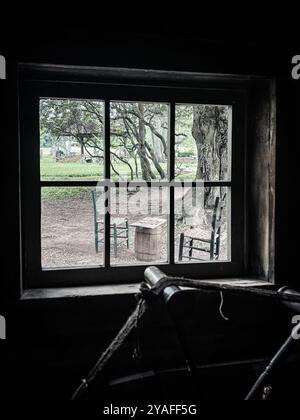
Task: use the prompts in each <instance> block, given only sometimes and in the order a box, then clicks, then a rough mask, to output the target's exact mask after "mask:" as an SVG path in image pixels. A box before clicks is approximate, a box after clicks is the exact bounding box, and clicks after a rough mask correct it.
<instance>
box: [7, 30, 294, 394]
mask: <svg viewBox="0 0 300 420" xmlns="http://www.w3.org/2000/svg"><path fill="white" fill-rule="evenodd" d="M38 33H39V36H37V33H36V32H34V31H32V33H26V34H24V36H23V37H22V36H19V39H18V40H17V42H16V43H15V44H13V45H12V46H7V47H6V48H4V50H3V51H1V52H0V53H1V54H3V55H5V56H6V58H7V65H8V71H7V80H6V82H5V85H3V86H1V90H2V89H3V91H4V94H5V95H4V96H2V97H4V98H5V101H3V105H4V114H3V115H5V118H4V121H3V124H4V128H5V129H4V133H6V136H7V138H9V139H10V148H9V156H8V158H7V159H5V160H6V162H5V163H6V164H7V169H6V170H5V198H6V199H5V211H6V217H5V221H6V223H5V225H6V226H5V228H6V229H5V242H6V251H8V252H7V256H6V255H5V260H6V264H4V266H5V271H6V272H5V273H4V276H3V277H2V276H1V277H2V279H1V282H2V284H1V286H5V290H4V291H3V292H1V296H0V299H1V301H2V302H1V303H2V308H4V309H3V310H2V312H4V311H5V312H6V313H7V316H8V320H10V319H11V325H13V327H12V329H11V331H12V333H10V334H12V337H13V338H12V339H11V340H7V343H5V347H6V350H7V352H6V357H5V358H4V359H3V360H5V362H6V364H7V366H12V365H14V368H13V370H12V372H11V371H10V372H8V373H9V374H12V375H10V376H9V375H8V374H7V376H6V377H7V378H10V380H11V382H10V385H9V387H8V389H9V390H10V392H11V393H12V394H14V393H15V395H18V396H19V395H20V394H21V393H23V390H24V388H26V384H28V382H27V381H29V384H31V385H33V388H32V389H33V392H36V393H37V394H38V396H39V397H45V395H47V396H48V398H51V395H50V393H51V388H52V386H55V381H56V380H57V376H58V375H59V377H61V378H65V379H64V380H65V383H64V380H62V382H61V386H58V387H56V391H55V392H54V394H55V397H56V398H65V397H67V395H68V393H69V389H67V387H69V386H71V383H73V381H72V380H71V379H72V374H73V378H74V380H75V379H77V378H80V376H81V375H82V374H83V372H86V369H87V368H89V367H90V365H91V363H92V362H93V361H94V360H95V358H96V356H97V355H98V354H99V353H100V351H101V350H103V348H104V346H105V345H106V344H107V341H108V339H109V337H111V336H112V335H113V333H114V332H115V331H116V330H117V328H118V326H120V325H121V323H122V322H123V321H124V320H125V318H126V315H127V314H128V313H129V312H130V310H131V309H132V307H133V305H134V298H133V296H132V295H131V296H126V297H124V296H123V298H122V299H121V301H119V300H118V301H117V300H116V299H115V300H114V301H113V302H112V301H106V302H104V301H103V300H102V301H100V300H97V299H96V300H95V299H94V300H93V301H91V300H89V299H83V300H76V301H68V302H67V303H66V302H64V301H63V300H62V301H58V302H55V301H51V302H43V301H42V302H39V303H36V304H32V303H31V302H23V303H21V304H20V303H18V302H17V301H16V300H15V299H14V297H15V296H16V294H17V292H16V291H17V290H18V287H19V283H20V261H19V258H18V256H19V241H20V232H19V225H18V212H19V207H18V204H19V203H18V191H19V182H18V176H19V172H18V148H17V139H18V125H17V102H16V95H17V75H16V63H17V62H45V63H58V64H75V65H91V66H93V65H95V66H121V67H131V68H150V69H166V70H187V71H197V72H199V71H200V72H203V71H204V72H216V73H232V74H243V73H244V74H257V75H268V76H274V77H276V78H277V108H278V113H277V129H276V137H277V154H276V223H275V240H276V261H275V276H276V280H277V281H278V282H280V283H281V284H289V285H291V286H294V287H296V288H299V283H298V282H299V280H298V276H297V275H293V274H292V273H297V268H298V261H297V254H298V252H297V250H298V248H299V246H298V243H297V241H296V235H295V224H296V223H295V218H297V187H296V184H295V181H296V180H297V179H298V173H297V171H298V169H297V165H298V153H297V146H298V145H297V139H298V137H299V122H298V121H299V115H298V114H299V100H300V80H299V81H294V80H292V79H291V76H290V71H291V64H290V63H291V57H292V56H293V55H295V54H296V53H297V52H298V53H299V51H296V50H295V49H294V48H293V47H292V43H291V44H288V43H287V44H286V43H283V44H282V43H279V42H278V40H276V39H274V40H273V41H272V40H270V39H269V38H268V39H265V38H264V37H263V38H262V39H257V38H256V39H255V38H254V39H252V38H251V36H248V35H247V34H246V35H245V34H243V36H240V35H239V34H232V33H230V34H229V35H228V36H224V37H223V38H222V34H218V36H215V37H212V38H211V39H210V40H207V39H205V38H206V37H205V36H203V35H201V34H199V33H197V31H196V32H195V33H190V34H189V35H187V36H184V37H183V36H182V35H181V34H180V33H179V32H178V31H174V32H172V31H166V32H165V33H160V32H157V31H154V30H152V31H148V32H145V33H143V32H142V33H140V32H139V31H137V32H134V31H133V32H129V31H127V32H126V31H125V32H119V33H118V32H115V33H113V32H110V33H108V34H107V35H106V36H103V35H101V37H99V35H97V33H96V31H94V32H92V34H91V33H90V32H89V33H87V32H85V31H82V32H81V36H80V37H79V36H73V37H72V34H70V33H68V34H66V33H65V32H61V36H58V35H56V38H57V39H53V37H50V36H48V37H47V35H45V33H41V32H38ZM58 33H59V30H58ZM250 35H251V34H250ZM9 260H10V261H11V263H10V264H7V262H8V261H9ZM231 307H232V310H234V308H236V309H237V310H239V309H241V306H240V305H235V304H234V303H232V306H231ZM267 312H268V311H267V308H266V313H267ZM269 313H271V312H269ZM62 318H63V322H62V321H61V319H62ZM103 319H105V322H103ZM108 319H109V320H110V321H109V322H108V321H107V320H108ZM9 322H10V321H9ZM260 322H261V319H260V318H259V317H254V318H253V319H252V326H251V328H250V327H249V329H253V330H255V327H256V326H257V325H258V324H260ZM8 325H9V324H8ZM260 325H261V328H267V322H266V323H264V324H260ZM153 337H154V335H153ZM254 337H255V336H254ZM223 338H224V336H223ZM224 339H225V338H224ZM277 339H278V337H277ZM277 339H276V345H277V344H278V343H277ZM237 340H238V338H237ZM278 341H279V339H278ZM2 344H3V343H1V346H2V347H3V346H4V344H3V345H2ZM234 345H235V342H234V341H232V342H231V344H230V346H232V347H234ZM37 355H39V357H40V358H37ZM24 359H25V360H29V362H28V363H26V365H24V363H23V361H24ZM44 372H46V373H45V375H44ZM72 372H73V373H72ZM17 383H19V385H18V386H16V384H17ZM37 384H39V387H37ZM30 392H31V390H30V388H27V389H26V390H25V394H23V395H25V396H26V397H27V398H29V397H30ZM52 395H53V394H52ZM31 397H33V398H34V396H33V395H31Z"/></svg>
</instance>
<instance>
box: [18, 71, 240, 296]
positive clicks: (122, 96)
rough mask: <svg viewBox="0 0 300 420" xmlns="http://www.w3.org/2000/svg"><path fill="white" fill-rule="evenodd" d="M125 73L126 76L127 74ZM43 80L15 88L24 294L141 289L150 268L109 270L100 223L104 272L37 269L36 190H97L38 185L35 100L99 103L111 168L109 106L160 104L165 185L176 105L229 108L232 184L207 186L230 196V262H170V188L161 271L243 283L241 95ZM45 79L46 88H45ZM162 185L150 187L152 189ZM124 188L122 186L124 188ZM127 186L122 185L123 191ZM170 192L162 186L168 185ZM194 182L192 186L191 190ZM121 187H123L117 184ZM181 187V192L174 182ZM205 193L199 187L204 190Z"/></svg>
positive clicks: (220, 89) (201, 88)
mask: <svg viewBox="0 0 300 420" xmlns="http://www.w3.org/2000/svg"><path fill="white" fill-rule="evenodd" d="M129 73H130V72H129ZM47 76H48V77H47V80H43V79H41V80H39V78H36V77H28V75H27V76H26V77H23V78H22V79H21V81H20V121H21V127H20V128H21V130H20V154H21V205H22V208H21V210H22V266H23V285H24V288H34V287H39V288H40V287H58V286H79V285H101V284H113V283H129V282H139V281H141V279H142V278H143V272H144V270H145V268H146V267H147V266H149V265H133V266H112V267H111V266H109V258H110V255H109V253H110V246H109V241H110V238H109V235H108V234H107V232H109V225H110V216H109V214H107V215H106V216H105V230H106V234H105V247H104V248H105V254H104V255H105V256H104V261H105V267H94V266H93V267H89V266H85V267H66V268H51V269H50V268H47V269H42V267H41V233H40V232H41V188H42V187H49V186H65V187H75V186H80V187H84V186H86V187H87V186H89V187H90V186H96V185H99V183H98V181H95V182H94V181H70V182H69V181H53V182H51V181H40V166H39V165H40V154H39V147H40V144H39V141H40V140H39V100H40V98H68V99H91V100H103V101H104V103H105V129H104V133H105V134H104V150H105V162H109V159H110V150H109V136H110V124H109V114H110V112H109V102H110V101H117V100H124V101H139V102H141V101H145V102H146V101H147V102H163V103H168V104H169V105H170V106H169V110H170V111H169V112H170V115H169V121H170V129H169V156H168V160H169V162H168V163H169V168H170V172H169V180H173V178H174V160H175V152H174V142H175V133H174V129H175V104H177V103H178V104H181V103H184V104H188V103H191V104H197V103H199V104H201V103H203V104H218V105H231V106H232V118H233V120H232V161H231V174H232V175H231V181H217V182H213V181H211V182H206V183H205V184H204V185H207V186H229V187H230V189H231V221H232V222H231V227H230V229H231V238H232V239H231V260H230V261H220V262H216V261H214V262H207V263H206V262H201V263H195V262H193V263H186V262H180V263H178V262H176V263H175V262H174V212H173V210H174V203H173V197H174V186H171V187H170V189H169V190H170V194H169V196H170V210H171V211H170V216H169V224H168V226H169V232H168V233H169V244H170V246H169V255H168V258H169V262H168V263H166V264H165V263H162V264H159V266H160V268H161V269H162V270H163V271H165V272H166V273H168V274H170V275H179V276H183V275H184V276H185V277H191V278H199V279H201V278H216V279H218V278H230V277H242V276H243V275H244V273H245V264H246V241H245V237H246V223H245V202H246V188H245V182H246V179H245V178H246V177H245V172H246V104H247V92H246V89H245V87H241V86H230V87H228V86H227V85H226V84H224V85H222V80H221V81H218V83H217V84H216V83H209V84H207V83H205V81H204V82H201V83H197V82H195V81H193V82H192V83H191V82H186V83H184V82H183V81H182V80H179V82H178V81H176V82H172V81H171V82H170V83H166V81H165V80H163V79H161V81H160V79H159V78H158V79H156V80H155V82H153V81H152V82H151V81H150V82H149V80H148V79H147V78H145V79H142V80H139V81H138V83H137V82H133V80H132V79H130V80H126V79H125V80H124V77H119V76H118V77H117V78H115V79H114V81H113V82H111V81H105V80H104V81H102V80H101V78H100V80H97V81H92V82H91V81H86V80H84V76H82V78H81V77H80V73H79V74H77V78H78V80H69V79H70V78H66V77H64V80H58V79H59V78H58V77H55V76H53V79H51V77H49V74H48V75H47ZM49 79H50V80H49ZM104 171H105V178H107V179H109V178H110V167H109V165H107V164H105V166H104ZM163 183H164V182H159V183H155V182H152V183H151V186H153V187H155V185H158V184H159V185H162V184H163ZM125 184H126V183H125ZM125 184H124V185H125ZM165 184H166V186H167V182H165ZM196 184H197V183H196V182H195V183H193V185H194V186H196ZM119 185H120V186H121V184H119ZM178 185H181V183H180V182H178ZM202 185H203V184H202Z"/></svg>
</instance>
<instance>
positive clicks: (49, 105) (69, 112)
mask: <svg viewBox="0 0 300 420" xmlns="http://www.w3.org/2000/svg"><path fill="white" fill-rule="evenodd" d="M103 121H104V104H103V102H102V101H94V100H88V99H86V100H76V99H41V100H40V167H41V179H42V180H45V181H50V180H54V181H58V180H69V181H74V180H80V181H84V180H96V181H97V180H98V179H99V178H103V175H104V170H103V168H104V164H103V143H104V142H103V136H104V134H103Z"/></svg>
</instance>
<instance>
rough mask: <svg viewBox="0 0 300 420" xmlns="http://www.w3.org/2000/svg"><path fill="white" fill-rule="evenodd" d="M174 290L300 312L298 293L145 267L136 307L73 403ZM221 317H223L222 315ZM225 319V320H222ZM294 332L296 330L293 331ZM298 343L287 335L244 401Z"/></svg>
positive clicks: (168, 298) (255, 393)
mask: <svg viewBox="0 0 300 420" xmlns="http://www.w3.org/2000/svg"><path fill="white" fill-rule="evenodd" d="M176 286H185V287H189V288H191V287H193V288H195V289H199V290H202V291H204V290H214V291H219V292H220V293H221V296H222V302H223V295H222V293H223V292H230V293H233V294H235V295H238V296H245V295H252V296H253V297H254V296H259V297H264V298H269V299H273V300H276V301H278V302H283V303H284V304H286V305H292V307H293V308H294V309H296V310H298V309H300V293H297V292H291V291H289V292H288V293H287V292H286V291H285V290H284V289H282V288H281V289H280V290H279V291H270V290H264V289H256V288H253V287H252V288H250V287H249V288H244V287H238V286H233V285H228V284H223V285H222V284H212V283H209V282H204V281H201V280H192V279H185V278H176V277H169V276H166V275H165V274H164V273H163V272H162V271H161V270H160V269H158V268H157V267H148V268H147V269H146V270H145V282H143V283H142V284H141V286H140V293H139V294H138V295H137V297H138V298H139V300H138V304H137V306H136V308H135V310H134V311H133V313H132V314H131V315H130V317H129V318H128V320H127V321H126V323H125V324H124V326H123V327H122V328H121V330H120V331H119V333H118V334H117V336H116V337H115V339H114V340H113V341H112V342H111V344H110V345H109V346H108V348H107V349H106V350H105V351H104V353H103V354H102V355H101V357H100V358H99V360H98V361H97V363H96V364H95V366H94V367H93V369H92V370H91V371H90V372H89V374H88V376H87V378H86V379H83V380H82V382H81V384H80V385H79V387H78V388H77V389H76V391H75V392H74V394H73V396H72V399H73V400H76V399H80V398H82V397H83V395H84V393H85V391H87V390H88V387H89V385H90V384H91V383H92V381H94V379H95V378H96V377H97V376H98V375H100V374H101V372H102V371H103V369H104V367H105V366H106V365H107V363H108V362H109V360H110V359H111V358H112V357H113V356H114V354H115V353H116V352H117V350H118V349H119V348H120V347H121V346H122V345H123V344H124V343H125V341H126V339H127V338H128V336H129V335H130V333H131V332H132V331H133V330H134V329H136V328H137V325H138V322H139V320H140V319H141V318H142V317H143V315H144V314H145V313H146V311H147V309H148V308H149V306H151V301H152V300H153V299H155V297H156V298H157V297H158V296H160V295H161V294H163V300H164V301H165V303H167V302H168V301H169V300H170V298H171V296H172V295H173V294H174V293H177V292H178V291H179V290H180V289H178V287H176ZM221 311H222V308H221V307H220V314H221V315H222V312H221ZM222 316H223V315H222ZM223 317H224V316H223ZM175 330H176V334H177V335H178V340H179V342H180V344H181V347H182V349H183V353H184V354H185V358H186V367H187V369H188V371H189V372H191V373H192V374H193V369H194V367H193V366H192V363H191V362H190V360H189V356H188V354H187V353H188V350H187V349H186V348H185V347H186V343H185V342H184V340H183V338H182V337H181V333H180V331H179V329H177V328H176V329H175ZM296 331H297V332H298V331H299V325H298V326H297V327H296ZM293 332H295V329H294V331H293ZM297 341H298V340H296V339H295V336H294V335H291V334H290V335H289V338H288V340H287V341H286V342H285V343H284V345H283V346H282V347H281V348H280V350H279V351H278V352H277V353H276V355H275V356H274V358H272V360H271V362H270V363H269V365H268V367H267V368H266V370H265V371H264V373H263V374H262V375H261V376H260V378H259V379H258V381H257V382H256V383H255V385H254V386H253V388H252V389H251V391H250V392H249V394H248V395H247V397H246V399H253V398H254V397H255V396H256V395H257V394H258V392H259V391H260V390H261V387H262V386H263V385H264V384H265V383H266V380H267V379H268V377H269V376H270V374H271V373H274V370H275V369H276V368H278V367H279V366H280V365H281V364H282V363H283V361H284V360H285V359H286V357H287V356H288V354H289V352H290V350H291V349H292V348H293V347H294V346H295V344H296V343H297Z"/></svg>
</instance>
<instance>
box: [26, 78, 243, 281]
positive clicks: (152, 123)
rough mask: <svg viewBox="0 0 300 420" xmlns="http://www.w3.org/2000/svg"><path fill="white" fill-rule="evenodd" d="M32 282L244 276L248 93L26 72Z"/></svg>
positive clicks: (28, 260)
mask: <svg viewBox="0 0 300 420" xmlns="http://www.w3.org/2000/svg"><path fill="white" fill-rule="evenodd" d="M22 86H23V90H22V94H21V113H22V120H21V121H22V131H21V153H22V161H21V163H22V168H21V169H22V208H23V262H24V275H25V281H26V284H28V285H30V286H37V285H38V286H43V285H45V286H50V285H53V286H54V285H58V284H59V285H69V284H101V283H104V282H105V283H107V282H123V281H126V282H128V281H139V280H140V279H141V276H142V273H143V271H144V269H145V267H146V266H147V265H158V264H159V265H162V268H163V269H164V270H165V271H167V272H169V273H170V274H178V275H183V274H184V275H185V276H187V277H188V276H196V277H198V278H201V277H217V276H218V277H220V276H224V277H226V276H235V275H239V274H240V273H241V272H242V270H243V265H244V245H245V244H244V233H245V232H244V169H245V168H244V161H245V135H244V129H245V127H244V119H245V111H244V110H245V99H244V97H245V95H244V91H243V90H241V89H234V88H231V89H219V88H217V87H214V88H209V89H207V88H205V86H203V85H200V86H198V85H196V84H195V86H185V84H184V83H183V84H182V85H179V86H178V85H177V84H176V85H173V86H172V83H170V85H168V86H166V85H165V84H164V85H161V86H160V85H159V84H157V83H156V84H153V83H148V84H147V83H145V81H144V83H134V84H133V83H132V82H130V81H126V83H125V82H124V81H123V82H122V83H117V81H115V82H114V83H112V82H109V83H104V82H99V81H98V82H97V83H85V82H83V81H80V83H78V82H77V83H71V82H67V81H60V82H57V81H55V80H53V81H47V82H46V81H40V80H39V81H38V80H30V81H29V80H24V81H23V85H22Z"/></svg>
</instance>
